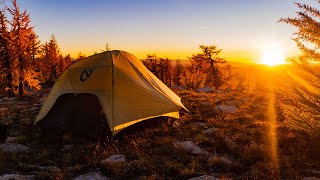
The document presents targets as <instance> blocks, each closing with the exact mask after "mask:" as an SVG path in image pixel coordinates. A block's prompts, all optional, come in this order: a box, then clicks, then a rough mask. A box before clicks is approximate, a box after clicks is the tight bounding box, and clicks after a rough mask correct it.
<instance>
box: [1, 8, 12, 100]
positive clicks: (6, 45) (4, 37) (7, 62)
mask: <svg viewBox="0 0 320 180" xmlns="http://www.w3.org/2000/svg"><path fill="white" fill-rule="evenodd" d="M0 23H1V24H0V68H1V82H0V84H1V87H2V88H1V89H4V90H5V91H6V95H7V96H8V97H13V96H14V91H13V75H12V67H11V66H12V65H11V59H10V44H11V39H10V32H9V30H8V27H7V17H6V16H5V13H4V12H3V11H0Z"/></svg>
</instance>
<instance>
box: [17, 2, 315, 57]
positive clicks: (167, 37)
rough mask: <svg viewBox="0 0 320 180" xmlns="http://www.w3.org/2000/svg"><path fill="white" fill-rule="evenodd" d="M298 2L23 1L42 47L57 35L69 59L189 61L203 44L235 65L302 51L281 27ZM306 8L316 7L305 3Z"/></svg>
mask: <svg viewBox="0 0 320 180" xmlns="http://www.w3.org/2000/svg"><path fill="white" fill-rule="evenodd" d="M294 2H296V1H293V0H117V1H116V0H114V1H109V0H64V1H63V0H18V4H19V5H20V7H21V8H23V9H27V11H28V12H29V13H30V14H31V19H32V24H33V25H35V31H36V32H37V34H38V35H39V38H40V40H41V41H42V42H44V41H47V40H49V38H50V35H51V34H55V36H56V38H57V40H58V42H59V45H60V47H61V50H62V52H63V53H64V54H67V53H70V54H71V55H72V56H77V54H78V53H79V52H82V53H84V54H86V55H91V54H92V53H93V52H100V51H101V50H103V49H104V45H105V43H106V42H109V44H110V46H111V48H112V49H122V50H126V51H129V52H131V53H133V54H135V55H136V56H138V57H139V58H144V57H145V56H146V54H148V53H157V54H158V56H167V57H169V58H182V59H183V58H186V57H187V56H191V55H192V53H195V52H197V49H198V45H200V44H207V45H210V44H215V45H218V46H219V47H220V48H222V49H223V52H224V56H226V58H229V59H231V60H237V59H243V58H248V60H256V59H257V58H259V56H260V54H261V51H263V48H264V46H266V45H267V44H268V43H272V42H276V43H279V44H281V46H283V47H284V49H285V51H286V52H287V54H288V55H289V54H291V53H292V52H295V51H297V49H296V48H295V44H294V43H293V42H292V40H291V39H290V38H291V37H292V36H291V34H292V33H293V32H294V31H295V29H294V28H293V27H290V26H289V25H286V24H282V23H277V21H278V20H279V19H280V18H281V17H288V16H291V17H293V16H295V12H296V11H297V9H296V7H295V6H294V4H293V3H294ZM300 2H301V1H300ZM303 2H312V0H309V1H307V0H304V1H303Z"/></svg>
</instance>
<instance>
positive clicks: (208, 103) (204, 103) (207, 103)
mask: <svg viewBox="0 0 320 180" xmlns="http://www.w3.org/2000/svg"><path fill="white" fill-rule="evenodd" d="M212 104H213V103H212V102H203V103H202V105H204V106H211V105H212Z"/></svg>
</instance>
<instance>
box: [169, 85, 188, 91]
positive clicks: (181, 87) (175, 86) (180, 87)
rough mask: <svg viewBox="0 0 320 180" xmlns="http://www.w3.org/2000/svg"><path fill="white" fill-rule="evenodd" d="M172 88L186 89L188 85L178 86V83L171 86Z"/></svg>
mask: <svg viewBox="0 0 320 180" xmlns="http://www.w3.org/2000/svg"><path fill="white" fill-rule="evenodd" d="M171 89H176V90H186V89H187V88H186V87H183V86H178V85H173V86H171Z"/></svg>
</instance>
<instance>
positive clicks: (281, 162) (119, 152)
mask: <svg viewBox="0 0 320 180" xmlns="http://www.w3.org/2000/svg"><path fill="white" fill-rule="evenodd" d="M207 90H208V89H203V90H201V92H194V91H188V90H183V89H181V88H178V90H176V91H177V93H178V94H179V96H180V97H182V99H183V103H184V104H185V105H186V107H187V108H188V109H189V110H190V112H191V113H186V112H184V111H181V119H180V120H175V119H170V118H157V119H153V120H149V121H144V122H142V123H139V124H136V125H134V126H132V127H130V128H129V129H127V130H125V131H124V132H122V133H120V135H118V136H117V137H116V140H115V142H113V143H110V142H109V141H107V142H106V143H105V144H104V145H102V144H99V143H97V142H94V141H89V140H86V139H82V138H74V137H71V136H70V135H68V134H66V135H64V136H63V137H54V138H49V137H41V136H39V133H38V129H37V128H36V127H33V122H34V120H35V117H36V115H37V114H38V112H39V110H40V108H41V105H42V103H43V101H44V99H45V97H46V95H47V93H48V90H44V91H41V92H39V93H33V94H30V96H28V97H25V98H2V99H0V123H1V124H7V125H8V129H7V133H6V135H7V137H6V138H5V139H3V142H2V143H1V144H0V179H77V180H80V179H197V180H199V179H240V178H241V179H242V178H243V179H302V178H303V179H313V178H317V177H318V178H320V163H319V162H320V161H319V158H317V157H316V155H317V152H318V153H319V152H320V151H318V149H317V147H316V146H315V145H314V143H313V142H314V141H313V139H312V137H310V136H309V135H308V134H306V133H304V132H300V131H296V130H292V129H290V128H288V127H287V126H286V124H285V120H284V119H283V117H282V112H281V110H280V109H279V108H277V106H276V104H275V105H274V108H275V114H276V116H275V117H274V119H275V122H276V123H275V124H274V123H273V124H272V123H271V122H270V99H269V98H268V97H269V96H268V92H265V91H256V92H251V93H244V92H239V91H235V90H224V91H213V90H210V91H207ZM211 91H212V92H211ZM272 127H273V128H272ZM272 129H273V131H271V130H272ZM273 135H276V136H273ZM272 137H275V138H272Z"/></svg>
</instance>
